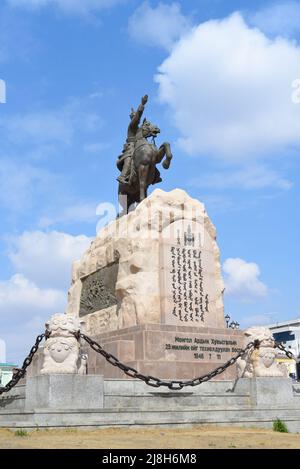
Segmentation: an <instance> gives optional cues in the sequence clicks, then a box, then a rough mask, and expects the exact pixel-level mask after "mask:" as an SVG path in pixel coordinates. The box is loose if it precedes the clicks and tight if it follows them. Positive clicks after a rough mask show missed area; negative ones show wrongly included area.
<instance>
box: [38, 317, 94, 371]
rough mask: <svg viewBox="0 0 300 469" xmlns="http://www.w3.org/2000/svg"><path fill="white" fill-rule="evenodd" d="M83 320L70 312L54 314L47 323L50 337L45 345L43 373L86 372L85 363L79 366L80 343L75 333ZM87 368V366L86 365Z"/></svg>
mask: <svg viewBox="0 0 300 469" xmlns="http://www.w3.org/2000/svg"><path fill="white" fill-rule="evenodd" d="M81 326H82V321H79V319H78V318H76V317H74V316H71V315H68V314H54V315H53V316H52V317H51V319H50V320H49V321H48V322H47V323H46V329H47V331H48V332H49V333H50V338H48V339H47V340H46V343H45V347H44V362H43V367H42V369H41V374H61V373H62V374H64V373H79V370H81V371H80V373H81V374H84V366H83V365H84V363H83V361H82V359H81V362H80V363H79V366H78V361H79V352H80V343H79V340H78V339H77V338H76V337H75V336H74V333H77V332H79V331H80V329H81ZM85 369H86V367H85Z"/></svg>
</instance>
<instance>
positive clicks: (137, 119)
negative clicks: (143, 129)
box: [130, 94, 148, 130]
mask: <svg viewBox="0 0 300 469" xmlns="http://www.w3.org/2000/svg"><path fill="white" fill-rule="evenodd" d="M147 101H148V95H147V94H145V96H143V97H142V101H141V104H140V105H139V107H138V108H137V111H136V113H135V115H134V117H133V118H132V119H131V122H130V127H131V128H132V129H134V128H135V129H136V130H137V128H138V126H139V123H140V120H141V117H142V115H143V112H144V109H145V104H146V103H147Z"/></svg>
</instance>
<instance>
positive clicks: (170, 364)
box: [86, 324, 243, 380]
mask: <svg viewBox="0 0 300 469" xmlns="http://www.w3.org/2000/svg"><path fill="white" fill-rule="evenodd" d="M94 339H95V340H96V341H97V342H98V343H100V344H101V345H102V347H103V348H104V349H105V350H106V351H107V352H109V353H112V354H113V355H114V356H116V357H117V358H119V359H120V360H121V361H122V362H123V363H126V364H127V365H129V366H131V367H133V368H135V369H137V370H138V371H139V372H140V373H143V374H146V375H151V376H154V377H156V378H163V379H170V380H171V379H175V380H177V379H186V380H188V379H192V378H194V377H198V376H201V375H203V374H205V373H208V372H209V371H211V370H213V369H215V368H216V367H218V366H220V365H222V364H223V363H225V362H226V361H227V360H229V359H230V358H231V357H232V356H233V355H236V354H237V353H238V352H239V351H240V349H241V344H242V342H243V334H242V332H241V331H236V330H233V329H216V328H195V327H187V326H172V325H164V324H144V325H140V326H134V327H129V328H125V329H120V330H118V331H111V332H104V333H102V334H98V335H96V336H94ZM86 352H87V353H88V355H89V362H88V373H92V374H93V373H95V374H101V375H103V376H104V377H105V378H118V379H120V378H121V379H122V378H124V379H125V378H128V377H127V376H126V375H125V374H124V373H123V372H122V371H121V370H119V369H118V368H117V367H115V366H112V365H111V364H110V363H108V362H107V361H106V360H105V358H104V357H102V356H101V355H99V354H98V353H96V352H94V351H93V350H91V349H88V348H87V349H86ZM235 377H236V369H235V366H233V367H230V368H228V369H227V370H226V371H225V372H223V373H222V374H221V375H219V376H217V377H216V378H215V379H223V380H224V379H229V380H230V379H234V378H235Z"/></svg>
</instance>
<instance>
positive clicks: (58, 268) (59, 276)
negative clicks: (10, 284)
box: [8, 231, 91, 290]
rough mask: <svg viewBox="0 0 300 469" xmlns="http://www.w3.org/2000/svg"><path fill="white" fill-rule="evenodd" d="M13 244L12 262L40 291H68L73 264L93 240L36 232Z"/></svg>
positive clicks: (27, 233) (25, 235)
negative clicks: (48, 289)
mask: <svg viewBox="0 0 300 469" xmlns="http://www.w3.org/2000/svg"><path fill="white" fill-rule="evenodd" d="M9 241H10V248H9V253H8V254H9V258H10V260H11V262H12V264H13V266H14V268H15V270H16V271H17V272H18V273H20V274H22V275H23V276H24V277H26V278H27V279H28V280H29V281H31V282H34V283H35V284H37V285H38V286H39V287H40V288H54V289H59V290H64V289H65V290H67V288H68V287H69V285H70V281H71V267H72V262H73V261H74V260H77V259H79V258H80V257H81V255H82V254H83V252H84V251H85V250H86V249H87V248H88V247H89V245H90V243H91V238H88V237H87V236H84V235H81V236H72V235H70V234H67V233H60V232H57V231H52V232H49V233H44V232H42V231H33V232H24V233H23V234H22V235H20V236H19V237H16V238H10V239H9Z"/></svg>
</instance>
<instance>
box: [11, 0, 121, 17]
mask: <svg viewBox="0 0 300 469" xmlns="http://www.w3.org/2000/svg"><path fill="white" fill-rule="evenodd" d="M123 1H124V0H7V2H8V4H9V5H11V6H12V7H20V8H25V9H27V10H33V11H36V10H40V9H41V8H45V7H56V8H58V9H59V10H60V11H62V12H63V13H66V14H75V15H88V14H90V13H94V12H97V11H100V10H103V9H104V8H109V7H112V6H114V5H117V4H118V3H122V2H123Z"/></svg>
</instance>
